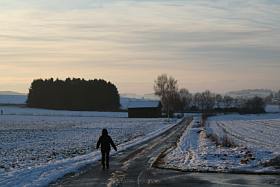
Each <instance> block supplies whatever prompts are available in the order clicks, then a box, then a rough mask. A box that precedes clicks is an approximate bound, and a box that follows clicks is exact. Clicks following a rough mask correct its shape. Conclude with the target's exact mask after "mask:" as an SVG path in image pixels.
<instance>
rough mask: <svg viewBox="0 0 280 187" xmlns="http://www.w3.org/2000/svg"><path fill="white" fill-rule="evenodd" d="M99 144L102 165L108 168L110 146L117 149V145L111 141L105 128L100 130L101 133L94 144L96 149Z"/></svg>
mask: <svg viewBox="0 0 280 187" xmlns="http://www.w3.org/2000/svg"><path fill="white" fill-rule="evenodd" d="M100 145H101V154H102V161H101V162H102V167H103V169H105V166H106V168H107V169H109V156H110V151H111V146H112V147H113V148H114V150H115V151H117V147H116V145H115V143H114V142H113V140H112V138H111V137H110V136H109V135H108V131H107V129H103V130H102V135H101V136H100V137H99V139H98V142H97V144H96V149H99V147H100Z"/></svg>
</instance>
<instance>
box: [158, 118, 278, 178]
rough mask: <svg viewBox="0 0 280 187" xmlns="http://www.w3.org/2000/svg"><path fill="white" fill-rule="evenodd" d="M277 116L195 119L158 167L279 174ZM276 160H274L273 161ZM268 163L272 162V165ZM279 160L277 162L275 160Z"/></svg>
mask: <svg viewBox="0 0 280 187" xmlns="http://www.w3.org/2000/svg"><path fill="white" fill-rule="evenodd" d="M279 134H280V114H274V115H271V114H269V115H243V116H240V115H224V116H215V117H211V118H209V120H208V122H207V123H206V125H205V126H201V125H200V122H199V119H198V118H195V120H194V121H193V122H192V124H191V125H190V126H189V127H188V128H187V130H186V131H185V132H184V134H183V136H182V137H181V139H180V142H179V143H178V146H177V147H176V148H175V149H174V150H170V152H169V153H168V154H167V155H166V156H165V157H164V158H163V163H164V164H162V165H161V167H166V168H174V169H181V170H185V171H204V172H248V173H279V172H280V169H279V163H278V165H275V166H272V163H274V164H275V162H271V160H272V159H273V160H277V158H278V157H279V155H280V136H279ZM275 158H276V159H275ZM273 160H272V161H273ZM278 160H279V159H278Z"/></svg>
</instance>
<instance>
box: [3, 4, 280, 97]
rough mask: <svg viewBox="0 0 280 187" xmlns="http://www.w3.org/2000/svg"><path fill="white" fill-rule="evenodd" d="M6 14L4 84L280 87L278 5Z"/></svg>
mask: <svg viewBox="0 0 280 187" xmlns="http://www.w3.org/2000/svg"><path fill="white" fill-rule="evenodd" d="M0 7H1V8H0V9H1V12H2V13H1V15H0V22H1V25H0V30H1V34H0V61H1V64H0V69H1V71H2V70H4V69H5V72H4V73H2V72H1V74H0V80H1V81H5V80H7V79H6V78H7V77H15V78H16V77H20V78H21V79H22V80H23V82H24V81H26V80H30V79H31V80H32V78H37V77H48V76H55V77H56V76H57V77H66V76H67V75H69V76H81V77H94V76H101V77H104V78H107V79H112V81H114V82H118V83H120V86H122V85H123V87H125V89H124V90H122V89H120V90H122V91H123V92H126V91H128V92H133V90H134V89H135V88H132V90H129V86H127V85H131V84H132V83H133V82H135V83H139V82H142V83H143V84H142V86H141V87H142V88H140V89H138V90H137V91H139V90H141V89H142V90H143V92H145V91H147V90H150V91H152V86H149V84H148V83H149V82H151V84H152V82H153V79H154V78H155V77H156V75H157V74H159V73H161V72H168V73H170V74H173V75H174V76H175V77H178V79H180V82H182V84H183V85H186V86H188V84H189V85H192V87H191V88H190V89H192V88H193V89H198V87H200V89H201V90H203V89H204V88H205V87H211V88H212V90H213V89H217V90H218V91H224V89H223V85H224V86H225V85H230V84H229V83H225V82H224V80H236V81H235V83H234V84H233V85H234V86H236V85H238V84H239V85H240V86H243V87H244V82H246V84H248V86H250V85H252V84H251V83H252V81H254V80H256V81H257V80H258V78H259V76H263V75H266V76H267V77H268V78H267V84H265V81H260V85H259V87H266V86H267V85H269V87H272V85H274V84H275V82H277V81H278V80H279V78H277V77H276V76H275V75H274V74H275V73H276V71H277V70H279V66H280V65H279V59H280V58H279V57H280V56H279V54H280V43H279V41H280V35H279V30H280V16H279V11H280V5H279V2H277V1H272V0H271V1H263V0H254V1H240V0H234V1H222V0H215V1H206V0H196V1H194V0H190V1H172V2H171V1H164V0H161V1H141V2H140V1H132V0H131V1H128V0H127V1H89V0H80V1H74V0H70V1H69V0H67V1H66V0H60V1H43V0H41V1H38V0H36V1H35V0H34V1H30V0H29V1H19V0H14V1H9V2H8V1H1V2H0ZM246 68H250V70H249V71H250V76H249V75H248V74H246V70H245V69H246ZM42 70H43V71H42ZM233 70H234V71H236V72H238V73H239V74H241V75H240V77H242V79H247V80H248V81H242V80H241V78H240V79H239V78H237V77H236V74H237V73H233V72H232V71H233ZM146 72H150V73H149V74H147V73H146ZM143 74H145V75H147V76H145V79H144V80H143V78H142V77H143ZM126 79H127V80H129V81H126ZM210 80H213V81H210ZM203 82H204V83H205V84H204V83H203ZM272 82H273V84H272ZM122 83H123V84H122ZM196 83H197V85H199V86H197V85H196ZM202 83H203V84H202ZM25 84H27V83H25ZM277 86H278V85H276V84H275V85H274V87H275V88H276V87H277ZM22 87H23V86H21V89H22ZM227 87H228V86H227ZM26 89H27V88H26ZM225 89H228V88H226V86H225Z"/></svg>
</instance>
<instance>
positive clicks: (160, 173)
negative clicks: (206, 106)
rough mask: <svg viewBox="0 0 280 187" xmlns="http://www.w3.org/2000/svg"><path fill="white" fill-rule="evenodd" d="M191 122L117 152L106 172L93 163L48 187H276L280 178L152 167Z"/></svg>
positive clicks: (98, 164) (187, 120) (185, 121)
mask: <svg viewBox="0 0 280 187" xmlns="http://www.w3.org/2000/svg"><path fill="white" fill-rule="evenodd" d="M190 122H191V119H190V118H188V119H185V120H184V121H183V122H181V123H180V124H178V125H176V126H175V127H173V128H171V129H170V130H168V131H167V132H165V133H163V134H162V135H160V136H158V137H156V138H154V139H152V140H150V141H147V142H144V143H142V144H141V145H138V146H135V147H132V148H130V149H127V150H125V151H123V152H120V153H118V154H116V155H115V156H113V157H112V158H111V165H110V169H109V170H105V171H103V170H102V169H101V164H100V163H99V162H98V163H95V164H93V165H92V166H90V167H89V168H87V169H86V170H85V171H84V172H81V173H79V174H69V175H67V176H65V177H64V178H63V179H61V180H59V181H57V182H56V183H54V184H51V185H50V186H67V187H80V186H81V187H82V186H83V187H84V186H94V187H104V186H108V187H111V186H123V187H128V186H129V187H130V186H143V187H144V186H145V187H146V186H147V187H149V186H161V187H165V186H168V187H170V186H176V187H180V186H194V187H195V186H240V187H241V186H279V185H280V176H279V175H244V174H216V173H192V172H180V171H173V170H165V169H158V168H154V167H152V164H153V163H154V161H155V160H156V158H157V156H158V155H159V154H160V153H161V152H162V151H164V150H166V149H167V148H170V147H171V146H174V145H176V142H177V141H178V140H179V137H180V136H181V135H182V132H183V131H184V130H185V128H186V127H187V126H188V125H189V123H190Z"/></svg>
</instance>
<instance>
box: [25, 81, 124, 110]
mask: <svg viewBox="0 0 280 187" xmlns="http://www.w3.org/2000/svg"><path fill="white" fill-rule="evenodd" d="M27 106H28V107H34V108H46V109H65V110H95V111H115V110H118V109H119V107H120V95H119V92H118V89H117V87H116V86H115V85H114V84H112V83H111V82H107V81H105V80H102V79H94V80H84V79H80V78H73V79H71V78H67V79H66V80H60V79H56V80H54V79H53V78H50V79H44V80H43V79H37V80H34V81H33V82H32V83H31V87H30V89H29V94H28V98H27Z"/></svg>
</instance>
